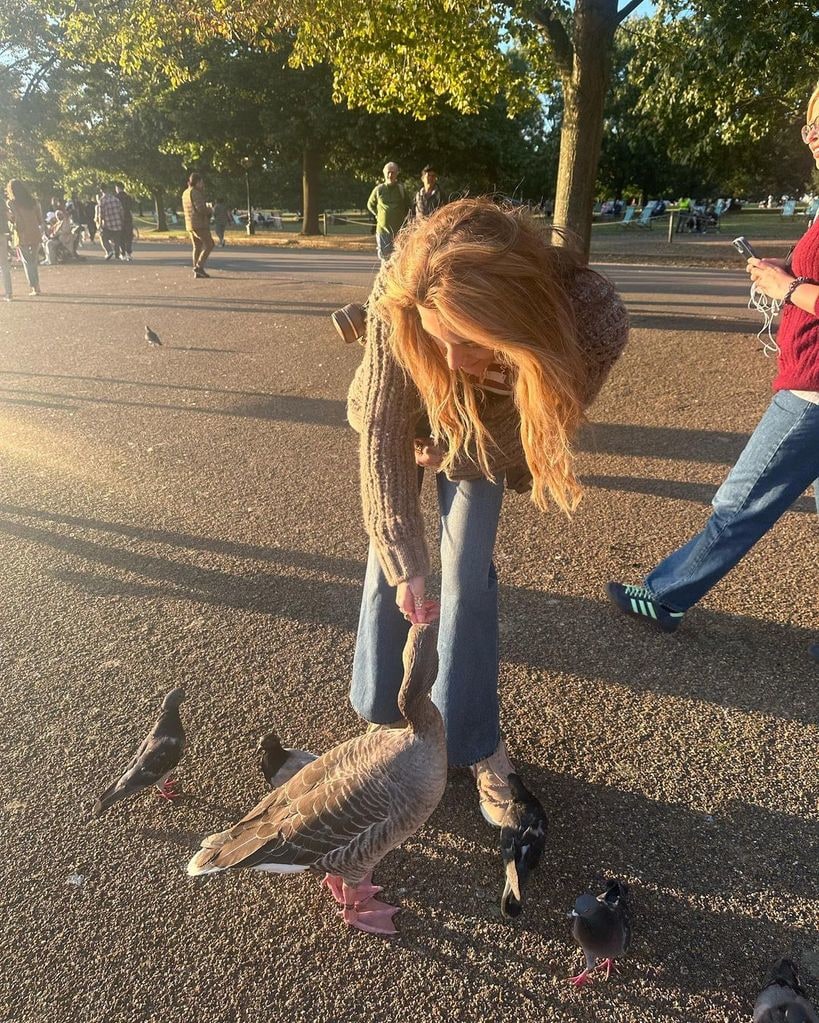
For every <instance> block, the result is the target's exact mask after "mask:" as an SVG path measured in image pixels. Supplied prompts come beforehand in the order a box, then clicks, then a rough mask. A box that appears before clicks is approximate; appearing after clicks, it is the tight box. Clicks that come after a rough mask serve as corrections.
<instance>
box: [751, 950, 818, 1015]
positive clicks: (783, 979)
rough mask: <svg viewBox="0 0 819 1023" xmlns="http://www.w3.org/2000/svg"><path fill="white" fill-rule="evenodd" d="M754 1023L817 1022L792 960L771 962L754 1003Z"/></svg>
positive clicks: (815, 1013)
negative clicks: (768, 971)
mask: <svg viewBox="0 0 819 1023" xmlns="http://www.w3.org/2000/svg"><path fill="white" fill-rule="evenodd" d="M754 1023H819V1014H817V1012H816V1010H815V1009H814V1008H813V1006H812V1005H811V1004H810V1002H809V1001H808V1000H807V998H805V992H804V991H803V990H802V986H801V984H800V983H799V974H798V973H797V972H796V964H795V963H794V962H793V961H792V960H790V959H777V961H776V962H775V963H774V965H773V968H772V969H771V972H770V974H769V976H768V981H767V983H766V984H765V987H763V989H762V990H761V991H760V992H759V997H758V998H757V1000H756V1002H755V1004H754Z"/></svg>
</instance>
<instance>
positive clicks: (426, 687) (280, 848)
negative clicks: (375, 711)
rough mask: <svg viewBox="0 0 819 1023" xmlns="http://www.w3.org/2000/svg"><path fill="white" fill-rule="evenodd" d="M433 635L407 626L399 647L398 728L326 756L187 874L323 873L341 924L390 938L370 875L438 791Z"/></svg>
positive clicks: (428, 628) (386, 910) (211, 840)
mask: <svg viewBox="0 0 819 1023" xmlns="http://www.w3.org/2000/svg"><path fill="white" fill-rule="evenodd" d="M436 641H437V630H436V628H435V627H434V626H433V625H430V624H426V623H423V624H417V625H413V626H412V628H411V629H410V631H409V635H408V637H407V643H406V646H405V648H404V653H403V661H404V678H403V682H402V683H401V689H400V692H399V694H398V706H399V708H400V710H401V713H402V715H403V716H404V718H405V719H406V722H407V727H406V728H403V729H382V730H381V731H377V732H365V733H364V734H363V735H358V736H356V737H355V738H353V739H348V740H347V741H346V742H342V743H341V744H340V745H338V746H335V747H334V748H333V749H331V750H328V752H326V753H324V754H323V755H322V756H320V757H319V758H318V759H317V760H314V761H313V762H312V763H309V764H307V765H306V766H305V767H303V768H302V769H301V770H300V771H299V772H298V774H296V775H294V776H293V777H292V778H291V779H290V781H288V782H286V783H285V784H284V785H282V786H280V787H278V788H276V789H274V790H273V791H272V792H271V793H270V794H269V795H267V796H266V797H265V798H264V799H263V800H262V801H261V802H260V803H259V804H258V805H257V806H256V807H254V809H253V810H251V811H250V813H249V814H247V816H246V817H243V818H242V820H240V821H239V823H238V824H235V825H234V826H233V827H232V828H230V829H229V830H227V831H222V832H219V833H218V834H215V835H211V836H210V837H208V838H206V839H205V840H204V841H203V842H202V847H201V849H200V850H199V852H197V853H196V855H195V856H194V857H193V858H192V859H191V861H190V863H189V864H188V874H190V875H191V876H196V875H199V874H211V873H215V872H218V871H223V870H228V869H232V870H236V869H239V868H242V867H247V868H250V869H252V870H265V871H270V872H272V873H283V874H290V873H299V872H301V871H305V870H311V871H313V872H315V873H324V875H325V876H324V879H323V881H322V884H323V885H325V886H326V887H327V888H328V889H329V891H330V894H331V895H332V897H333V898H334V899H335V901H336V902H337V903H338V904H339V905H340V906H341V907H342V909H341V914H340V915H341V917H342V918H343V920H344V922H345V923H346V924H348V925H350V926H352V927H356V928H358V929H359V930H362V931H367V932H369V933H371V934H382V935H390V934H396V933H397V931H396V928H395V925H394V923H393V916H394V915H395V913H396V912H398V908H399V907H397V906H391V905H389V904H387V903H385V902H382V901H380V900H378V899H376V898H375V896H376V895H378V894H379V892H381V890H382V889H381V888H380V887H379V886H378V885H374V884H373V883H372V874H373V869H374V868H375V867H376V866H377V864H378V863H380V861H381V860H382V859H383V858H384V857H385V856H386V855H387V853H388V852H390V851H391V850H392V849H396V848H397V847H398V846H399V845H400V844H401V843H402V842H403V841H404V840H405V839H407V838H409V837H410V835H412V834H414V833H415V832H416V831H417V830H418V829H419V828H420V827H421V825H422V824H424V822H425V821H426V820H427V818H428V817H429V816H430V814H431V813H432V812H433V810H434V809H435V808H436V806H437V805H438V803H439V802H440V800H441V797H442V796H443V794H444V788H445V787H446V773H447V753H446V741H445V737H444V725H443V721H442V720H441V715H440V713H439V712H438V709H437V708H436V707H435V705H434V704H433V703H432V700H431V699H430V690H431V689H432V685H433V683H434V681H435V676H436V675H437V672H438V653H437V650H436Z"/></svg>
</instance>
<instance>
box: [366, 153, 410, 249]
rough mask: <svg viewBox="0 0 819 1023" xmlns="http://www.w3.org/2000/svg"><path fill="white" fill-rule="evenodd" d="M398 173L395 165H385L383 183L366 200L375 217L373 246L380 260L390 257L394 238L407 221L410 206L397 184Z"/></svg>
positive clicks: (398, 170) (400, 186) (407, 198)
mask: <svg viewBox="0 0 819 1023" xmlns="http://www.w3.org/2000/svg"><path fill="white" fill-rule="evenodd" d="M400 173H401V168H400V167H399V166H398V164H397V163H392V162H390V163H388V164H386V166H385V167H384V180H383V182H382V183H381V184H380V185H376V186H375V188H374V189H373V190H372V192H371V193H370V198H369V199H368V200H367V209H368V210H369V211H370V213H372V215H373V216H374V217H375V246H376V251H377V252H378V258H379V259H381V260H387V259H389V258H390V256H391V255H392V248H393V243H394V241H395V236H396V235H397V234H398V232H399V231H400V229H401V227H402V225H403V223H404V221H405V220H406V219H407V214H408V213H409V209H410V205H411V202H410V197H409V196H408V195H407V193H406V190H405V189H404V186H403V185H401V184H399V182H398V175H399V174H400Z"/></svg>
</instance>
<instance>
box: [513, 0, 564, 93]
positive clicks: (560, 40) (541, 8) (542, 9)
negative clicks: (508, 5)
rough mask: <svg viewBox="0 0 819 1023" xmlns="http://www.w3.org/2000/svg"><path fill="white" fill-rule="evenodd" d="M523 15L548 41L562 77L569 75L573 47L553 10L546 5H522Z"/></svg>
mask: <svg viewBox="0 0 819 1023" xmlns="http://www.w3.org/2000/svg"><path fill="white" fill-rule="evenodd" d="M523 8H524V13H525V14H526V16H527V17H528V18H530V19H531V20H532V21H533V22H534V23H535V24H536V25H537V26H538V28H540V29H542V30H543V32H544V33H545V34H546V36H547V37H548V39H549V42H550V43H551V45H552V53H553V54H554V58H555V63H556V64H557V66H558V69H559V70H560V72H561V73H562V74H564V75H571V73H572V64H573V62H574V47H573V46H572V41H571V39H570V38H569V33H568V32H567V31H566V27H565V26H564V24H563V22H562V21H561V20H560V18H558V16H557V14H556V12H555V10H554V8H553V7H551V6H550V5H549V4H548V3H542V2H541V3H537V2H535V3H531V4H524V5H523Z"/></svg>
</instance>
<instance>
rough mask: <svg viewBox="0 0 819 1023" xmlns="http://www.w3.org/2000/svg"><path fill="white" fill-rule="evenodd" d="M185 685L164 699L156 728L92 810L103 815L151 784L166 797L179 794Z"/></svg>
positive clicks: (183, 738) (183, 734) (183, 743)
mask: <svg viewBox="0 0 819 1023" xmlns="http://www.w3.org/2000/svg"><path fill="white" fill-rule="evenodd" d="M184 699H185V690H184V689H172V690H171V691H170V692H169V693H168V695H167V696H166V697H165V699H164V700H163V701H162V712H161V714H160V715H159V717H158V718H157V719H156V721H155V722H154V726H153V728H152V729H151V730H150V732H148V734H147V735H146V736H145V738H144V739H143V740H142V744H141V745H140V747H139V749H138V750H137V751H136V753H135V754H134V756H133V757H132V758H131V760H130V761H129V763H128V765H127V766H126V768H125V770H124V771H123V773H122V775H121V777H119V778H118V779H117V780H116V781H115V782H112V783H111V784H110V785H109V786H108V788H107V789H106V790H105V792H103V794H102V795H101V796H100V797H99V799H98V800H97V801H96V802H95V803H94V808H93V809H92V811H91V812H92V813H93V815H94V816H95V817H100V816H102V814H104V813H105V811H106V810H107V809H108V808H109V807H111V806H113V805H114V803H118V802H119V801H120V800H121V799H128V798H129V797H130V796H135V795H137V793H139V792H143V791H144V790H145V789H149V788H151V787H152V786H155V787H156V790H157V792H158V793H159V795H160V796H162V797H163V799H168V800H172V799H175V798H176V796H177V793H176V791H175V790H174V784H175V783H174V782H173V781H172V780H171V774H172V772H173V771H174V769H175V768H176V766H177V765H178V763H179V761H180V760H181V759H182V754H183V753H184V752H185V729H184V728H183V727H182V719H181V718H180V716H179V705H180V704H181V703H182V701H183V700H184Z"/></svg>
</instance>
